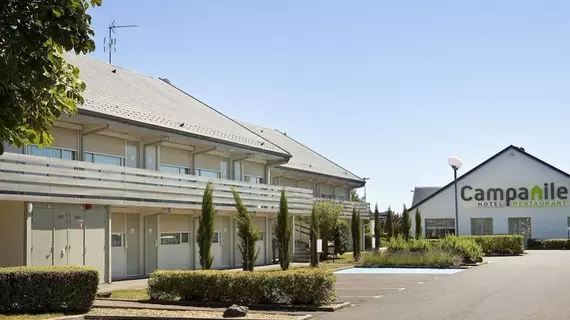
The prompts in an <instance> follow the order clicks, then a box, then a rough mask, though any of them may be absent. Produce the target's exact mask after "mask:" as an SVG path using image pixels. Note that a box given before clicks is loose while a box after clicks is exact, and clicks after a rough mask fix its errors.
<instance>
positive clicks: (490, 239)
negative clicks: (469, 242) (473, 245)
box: [465, 234, 524, 255]
mask: <svg viewBox="0 0 570 320" xmlns="http://www.w3.org/2000/svg"><path fill="white" fill-rule="evenodd" d="M465 238H471V239H473V240H475V242H477V244H479V245H480V246H481V248H482V249H483V252H485V255H493V254H508V255H518V254H523V253H524V237H523V236H522V235H518V234H513V235H489V236H465Z"/></svg>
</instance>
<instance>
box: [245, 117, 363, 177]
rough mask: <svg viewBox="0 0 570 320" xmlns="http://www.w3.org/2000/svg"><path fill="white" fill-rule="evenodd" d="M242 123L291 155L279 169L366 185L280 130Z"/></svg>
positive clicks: (352, 174)
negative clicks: (322, 175) (323, 175)
mask: <svg viewBox="0 0 570 320" xmlns="http://www.w3.org/2000/svg"><path fill="white" fill-rule="evenodd" d="M241 123H242V124H243V125H244V126H246V127H247V128H249V129H250V130H252V131H253V132H255V133H257V134H259V135H260V136H262V137H264V138H265V139H267V140H269V141H271V142H272V143H274V144H276V145H278V146H280V147H281V148H283V149H285V150H286V151H288V152H289V153H290V154H291V159H289V162H287V163H285V164H282V165H280V166H279V167H282V168H288V169H293V170H301V171H305V172H310V173H318V174H325V175H328V176H333V177H336V178H341V179H348V180H352V181H358V182H360V183H362V184H364V180H362V178H360V177H359V176H357V175H355V174H354V173H352V172H350V171H348V170H346V169H345V168H343V167H341V166H339V165H338V164H336V163H334V162H333V161H331V160H329V159H327V158H325V157H324V156H322V155H320V154H319V153H317V152H316V151H314V150H312V149H310V148H309V147H307V146H305V145H304V144H302V143H300V142H298V141H297V140H295V139H293V138H291V137H290V136H288V135H286V134H284V133H281V132H280V131H278V130H274V129H270V128H264V127H261V126H258V125H254V124H250V123H246V122H243V121H241Z"/></svg>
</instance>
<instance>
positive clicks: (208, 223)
mask: <svg viewBox="0 0 570 320" xmlns="http://www.w3.org/2000/svg"><path fill="white" fill-rule="evenodd" d="M215 218H216V217H215V211H214V187H213V186H212V183H211V182H208V185H206V190H204V197H203V198H202V216H201V217H200V221H199V225H198V235H197V238H198V239H196V240H197V241H196V242H198V250H199V255H200V265H201V266H202V269H211V268H212V263H213V262H214V257H213V256H212V254H211V250H212V243H213V241H214V220H215Z"/></svg>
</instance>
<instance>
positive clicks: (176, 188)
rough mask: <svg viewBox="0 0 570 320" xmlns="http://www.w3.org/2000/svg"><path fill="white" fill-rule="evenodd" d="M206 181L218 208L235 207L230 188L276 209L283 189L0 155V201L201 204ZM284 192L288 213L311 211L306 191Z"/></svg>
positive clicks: (258, 208)
mask: <svg viewBox="0 0 570 320" xmlns="http://www.w3.org/2000/svg"><path fill="white" fill-rule="evenodd" d="M208 182H212V183H213V186H214V208H215V209H216V210H220V211H234V212H235V206H234V199H233V194H232V192H231V190H232V188H233V189H235V190H236V191H237V192H238V193H239V194H240V196H241V198H242V200H243V203H244V205H246V206H247V207H248V209H249V210H250V211H252V212H277V211H278V209H279V200H280V197H281V190H282V189H283V188H284V187H279V186H270V185H264V184H252V183H244V182H240V181H234V180H225V179H208V178H206V177H199V176H193V175H184V174H174V173H166V172H158V171H153V170H146V169H137V168H129V167H122V166H113V165H104V164H97V163H89V162H82V161H75V160H61V159H52V158H45V157H38V156H31V155H23V154H14V153H5V154H4V155H2V156H0V200H15V201H37V202H40V201H43V202H57V203H76V204H87V203H88V204H100V205H112V206H137V207H155V208H181V209H201V207H202V197H203V194H204V189H205V187H206V185H207V183H208ZM285 191H286V194H287V200H288V204H289V210H290V212H291V213H293V214H310V212H311V208H312V204H313V195H312V191H311V190H306V189H301V188H290V187H285Z"/></svg>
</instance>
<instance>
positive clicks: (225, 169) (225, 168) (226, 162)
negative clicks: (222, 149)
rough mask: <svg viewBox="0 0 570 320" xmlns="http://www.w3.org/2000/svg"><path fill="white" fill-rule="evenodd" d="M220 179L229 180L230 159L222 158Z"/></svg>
mask: <svg viewBox="0 0 570 320" xmlns="http://www.w3.org/2000/svg"><path fill="white" fill-rule="evenodd" d="M221 166H222V168H221V170H222V179H229V178H230V159H228V158H222V165H221Z"/></svg>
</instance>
